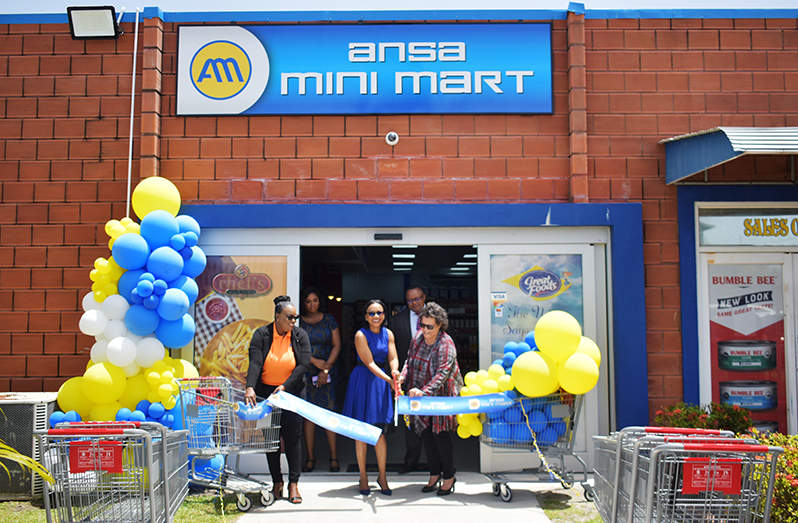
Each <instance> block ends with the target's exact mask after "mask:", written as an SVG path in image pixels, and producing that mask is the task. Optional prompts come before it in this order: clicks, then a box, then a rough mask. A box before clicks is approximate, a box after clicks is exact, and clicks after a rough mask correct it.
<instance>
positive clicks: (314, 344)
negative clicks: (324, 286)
mask: <svg viewBox="0 0 798 523" xmlns="http://www.w3.org/2000/svg"><path fill="white" fill-rule="evenodd" d="M299 327H300V328H301V329H302V330H303V331H305V332H307V333H308V338H310V348H311V356H313V357H314V358H319V359H321V360H326V359H328V358H329V357H330V353H331V352H332V333H333V331H334V330H335V329H337V328H338V322H336V321H335V318H333V316H332V314H325V315H324V316H322V318H321V320H320V321H318V322H316V323H305V322H304V321H303V320H302V319H300V320H299ZM309 367H310V370H308V372H307V373H306V374H305V380H306V385H305V394H306V399H307V401H309V402H310V403H312V404H314V405H316V406H319V407H321V408H323V409H327V410H335V405H336V403H337V402H336V401H335V393H336V391H337V390H338V388H337V386H336V385H337V381H338V362H337V361H336V362H335V364H334V365H333V366H332V369H330V376H329V381H328V382H327V385H324V386H322V387H317V386H316V385H314V384H313V376H318V374H319V372H320V371H319V368H318V367H316V366H315V365H313V364H311V365H309Z"/></svg>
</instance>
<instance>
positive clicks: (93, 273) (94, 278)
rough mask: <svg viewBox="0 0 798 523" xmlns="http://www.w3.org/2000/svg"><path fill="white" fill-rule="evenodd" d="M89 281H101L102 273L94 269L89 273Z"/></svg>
mask: <svg viewBox="0 0 798 523" xmlns="http://www.w3.org/2000/svg"><path fill="white" fill-rule="evenodd" d="M89 279H90V280H91V281H93V282H97V280H99V279H100V271H98V270H97V269H92V270H91V272H90V273H89Z"/></svg>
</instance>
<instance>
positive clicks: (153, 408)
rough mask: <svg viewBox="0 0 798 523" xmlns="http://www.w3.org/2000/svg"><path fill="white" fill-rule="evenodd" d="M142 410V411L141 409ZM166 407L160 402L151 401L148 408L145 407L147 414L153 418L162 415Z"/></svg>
mask: <svg viewBox="0 0 798 523" xmlns="http://www.w3.org/2000/svg"><path fill="white" fill-rule="evenodd" d="M142 412H143V411H142ZM165 412H166V409H165V408H164V406H163V404H162V403H153V404H152V405H150V408H149V409H147V414H148V415H150V416H151V417H153V418H160V417H161V416H163V415H164V413H165Z"/></svg>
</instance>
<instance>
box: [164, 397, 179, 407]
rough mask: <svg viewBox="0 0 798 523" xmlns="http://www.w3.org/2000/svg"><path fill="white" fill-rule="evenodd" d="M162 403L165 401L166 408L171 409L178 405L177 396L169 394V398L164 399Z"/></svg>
mask: <svg viewBox="0 0 798 523" xmlns="http://www.w3.org/2000/svg"><path fill="white" fill-rule="evenodd" d="M161 403H163V406H164V408H166V410H170V409H173V408H175V405H177V398H175V397H174V396H169V397H168V398H166V399H165V400H163V401H162V402H161Z"/></svg>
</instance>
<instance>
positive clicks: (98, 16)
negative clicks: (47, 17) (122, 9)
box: [67, 5, 124, 40]
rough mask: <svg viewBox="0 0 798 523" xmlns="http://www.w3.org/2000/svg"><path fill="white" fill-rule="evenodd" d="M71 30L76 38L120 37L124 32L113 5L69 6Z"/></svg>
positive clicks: (68, 14) (68, 13)
mask: <svg viewBox="0 0 798 523" xmlns="http://www.w3.org/2000/svg"><path fill="white" fill-rule="evenodd" d="M67 16H68V17H69V32H70V34H72V38H73V39H74V40H93V39H96V38H118V37H119V35H121V34H122V33H124V31H122V27H121V26H120V25H119V23H118V22H117V20H116V10H115V9H114V8H113V6H110V5H105V6H95V7H88V6H78V7H67Z"/></svg>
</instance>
